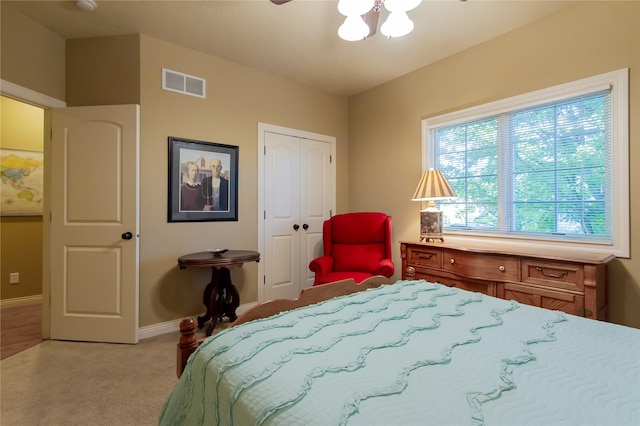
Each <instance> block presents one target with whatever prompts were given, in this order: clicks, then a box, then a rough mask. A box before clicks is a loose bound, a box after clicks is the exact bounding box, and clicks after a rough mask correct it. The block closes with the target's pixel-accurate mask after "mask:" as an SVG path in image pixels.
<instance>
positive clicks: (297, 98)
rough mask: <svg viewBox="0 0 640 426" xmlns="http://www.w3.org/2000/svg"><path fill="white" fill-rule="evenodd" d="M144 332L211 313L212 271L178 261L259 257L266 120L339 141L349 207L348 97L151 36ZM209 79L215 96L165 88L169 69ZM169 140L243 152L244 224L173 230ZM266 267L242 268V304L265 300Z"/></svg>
mask: <svg viewBox="0 0 640 426" xmlns="http://www.w3.org/2000/svg"><path fill="white" fill-rule="evenodd" d="M140 52H141V68H140V70H141V75H140V77H141V78H140V80H141V82H142V83H141V200H140V201H141V216H140V223H141V227H140V228H141V229H140V231H141V232H140V300H141V302H140V325H141V326H145V325H151V324H155V323H158V322H162V321H168V320H172V319H176V318H180V317H182V316H185V315H194V314H201V313H202V310H203V307H202V302H201V299H202V290H203V288H204V284H206V283H207V282H208V281H209V279H210V275H211V272H210V270H208V269H203V268H187V269H185V270H182V271H180V270H179V269H178V265H177V258H178V257H179V256H181V255H183V254H187V253H191V252H196V251H202V250H204V249H207V248H213V247H226V248H229V249H247V250H257V247H258V211H257V207H258V192H257V189H258V179H259V177H258V174H257V168H258V152H257V143H258V122H264V123H269V124H275V125H279V126H285V127H290V128H294V129H300V130H305V131H309V132H314V133H320V134H325V135H330V136H335V137H336V138H337V147H336V151H337V157H338V160H337V181H338V187H339V189H338V200H337V209H338V210H339V211H340V210H342V211H346V209H347V185H346V180H347V174H348V171H347V161H346V157H347V146H346V137H347V109H348V104H347V99H346V98H344V97H340V96H335V95H330V94H327V93H324V92H322V91H319V90H316V89H311V88H309V87H308V86H305V85H302V84H298V83H295V82H293V81H291V80H287V79H284V78H280V77H276V76H273V75H270V74H267V73H264V72H260V71H256V70H254V69H251V68H247V67H243V66H240V65H237V64H234V63H231V62H228V61H225V60H223V59H219V58H215V57H212V56H207V55H204V54H202V53H199V52H196V51H193V50H189V49H185V48H182V47H179V46H176V45H173V44H170V43H166V42H163V41H160V40H157V39H154V38H151V37H147V36H142V38H141V49H140ZM162 68H169V69H171V70H174V71H178V72H182V73H185V74H189V75H193V76H196V77H200V78H204V79H206V80H207V98H206V99H201V98H197V97H193V96H187V95H182V94H178V93H174V92H169V91H164V90H162V80H161V70H162ZM169 136H179V137H184V138H188V139H196V140H202V141H207V142H217V143H222V144H229V145H237V146H238V147H239V160H240V161H239V162H240V164H239V181H238V188H239V194H238V198H239V203H238V221H237V222H187V223H184V222H174V223H167V164H168V141H167V137H169ZM257 272H258V266H257V264H256V263H252V264H245V265H244V266H243V267H242V269H233V270H232V274H231V277H232V280H233V282H234V283H235V284H236V285H237V287H238V289H239V291H240V300H241V303H249V302H252V301H253V302H254V301H256V300H257V291H258V288H257V285H258V276H257Z"/></svg>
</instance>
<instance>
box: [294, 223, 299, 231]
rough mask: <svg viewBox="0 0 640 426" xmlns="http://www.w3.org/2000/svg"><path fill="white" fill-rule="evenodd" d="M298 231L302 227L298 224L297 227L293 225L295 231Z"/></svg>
mask: <svg viewBox="0 0 640 426" xmlns="http://www.w3.org/2000/svg"><path fill="white" fill-rule="evenodd" d="M298 229H300V225H298V224H297V223H296V224H295V225H293V230H294V231H297V230H298Z"/></svg>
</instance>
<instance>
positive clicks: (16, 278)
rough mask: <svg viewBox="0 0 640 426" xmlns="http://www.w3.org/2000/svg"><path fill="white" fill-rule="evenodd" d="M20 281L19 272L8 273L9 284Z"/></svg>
mask: <svg viewBox="0 0 640 426" xmlns="http://www.w3.org/2000/svg"><path fill="white" fill-rule="evenodd" d="M19 282H20V272H12V273H10V274H9V284H18V283H19Z"/></svg>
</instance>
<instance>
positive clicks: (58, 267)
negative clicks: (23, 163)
mask: <svg viewBox="0 0 640 426" xmlns="http://www.w3.org/2000/svg"><path fill="white" fill-rule="evenodd" d="M139 115H140V113H139V106H138V105H114V106H99V107H73V108H64V109H54V110H53V111H52V146H51V168H52V170H51V204H50V205H51V228H50V229H51V248H50V255H51V256H50V258H51V338H52V339H62V340H81V341H99V342H117V343H137V341H138V249H139V242H138V232H139V231H138V230H139V219H138V217H139V201H138V200H139V171H138V170H139V133H140V132H139V127H140V126H139Z"/></svg>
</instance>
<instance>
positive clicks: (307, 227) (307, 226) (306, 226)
mask: <svg viewBox="0 0 640 426" xmlns="http://www.w3.org/2000/svg"><path fill="white" fill-rule="evenodd" d="M302 229H304V230H305V231H306V230H307V229H309V225H307V224H306V223H305V224H304V225H302Z"/></svg>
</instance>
